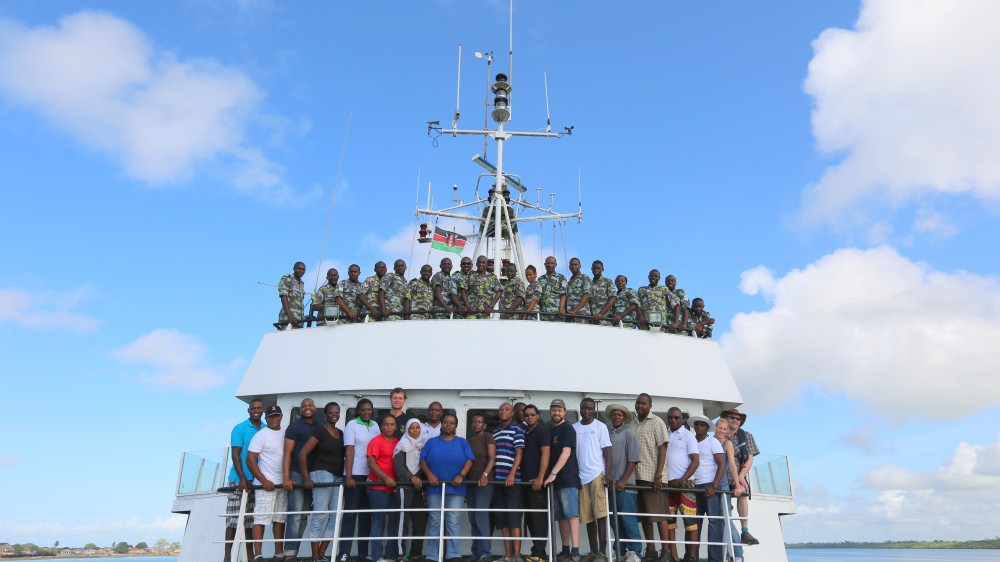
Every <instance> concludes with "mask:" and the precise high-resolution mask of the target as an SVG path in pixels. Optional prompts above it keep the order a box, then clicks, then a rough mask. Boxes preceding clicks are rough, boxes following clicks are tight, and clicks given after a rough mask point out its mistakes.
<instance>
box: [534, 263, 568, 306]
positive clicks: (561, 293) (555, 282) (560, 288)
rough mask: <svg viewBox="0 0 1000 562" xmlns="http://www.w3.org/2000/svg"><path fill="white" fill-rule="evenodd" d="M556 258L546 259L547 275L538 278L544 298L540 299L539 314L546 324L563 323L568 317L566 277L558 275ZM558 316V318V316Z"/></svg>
mask: <svg viewBox="0 0 1000 562" xmlns="http://www.w3.org/2000/svg"><path fill="white" fill-rule="evenodd" d="M556 265H557V264H556V258H555V257H554V256H549V257H547V258H545V275H542V276H541V277H539V278H538V284H539V288H540V289H541V291H542V297H541V298H540V299H539V301H538V304H539V312H542V313H545V312H548V313H550V314H542V318H541V319H542V320H543V321H545V322H555V321H561V320H563V318H564V317H565V316H566V285H567V283H566V276H565V275H563V274H562V273H556ZM556 315H558V316H556Z"/></svg>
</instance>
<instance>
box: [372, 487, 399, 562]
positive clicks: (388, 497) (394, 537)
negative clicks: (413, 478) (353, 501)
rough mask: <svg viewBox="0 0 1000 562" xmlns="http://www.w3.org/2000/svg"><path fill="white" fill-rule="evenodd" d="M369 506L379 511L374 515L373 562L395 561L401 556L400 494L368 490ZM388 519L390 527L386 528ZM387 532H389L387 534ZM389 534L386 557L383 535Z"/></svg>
mask: <svg viewBox="0 0 1000 562" xmlns="http://www.w3.org/2000/svg"><path fill="white" fill-rule="evenodd" d="M368 504H369V505H371V509H378V510H379V511H378V512H375V513H372V534H371V537H372V541H371V545H372V550H371V552H372V560H374V561H375V562H378V561H379V560H381V559H383V558H387V559H389V560H395V559H396V555H397V554H399V494H395V493H392V492H386V491H385V490H373V489H372V488H368ZM386 519H388V520H389V526H388V528H386V525H385V522H386ZM386 531H388V532H387V533H386ZM383 534H388V535H389V536H388V537H387V538H388V541H387V542H388V544H387V545H386V547H385V555H384V556H383V555H382V535H383Z"/></svg>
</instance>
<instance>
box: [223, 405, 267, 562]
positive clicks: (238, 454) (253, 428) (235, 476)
mask: <svg viewBox="0 0 1000 562" xmlns="http://www.w3.org/2000/svg"><path fill="white" fill-rule="evenodd" d="M247 413H248V414H250V418H249V419H245V420H243V421H241V422H240V423H238V424H236V427H234V428H233V431H232V433H231V435H230V439H229V448H230V450H231V451H232V455H233V467H232V468H231V469H230V470H229V486H230V487H235V488H236V489H235V490H233V491H232V492H230V493H229V497H228V498H227V499H226V513H228V514H230V515H236V514H238V513H239V512H240V499H241V497H242V495H243V492H246V494H247V504H246V510H245V511H246V513H247V514H253V508H254V492H253V490H248V489H247V486H248V484H249V483H250V482H249V481H250V480H251V479H252V478H253V474H251V473H250V468H249V467H248V466H247V454H248V453H249V452H250V449H249V447H250V440H251V439H253V436H254V435H256V434H257V432H258V431H260V428H261V427H264V424H262V423H261V421H260V417H261V416H262V415H264V401H263V400H261V399H260V398H254V399H253V400H251V401H250V406H249V407H248V408H247ZM237 519H238V517H226V546H225V553H226V555H225V558H224V559H223V560H225V562H229V560H230V556H231V555H232V550H233V542H232V541H233V539H235V538H236V529H237V527H238V526H239V521H237ZM243 527H244V533H245V536H246V538H247V540H250V538H251V530H252V528H253V519H252V518H250V517H247V518H246V519H244V520H243ZM247 557H248V558H253V543H249V542H248V543H247Z"/></svg>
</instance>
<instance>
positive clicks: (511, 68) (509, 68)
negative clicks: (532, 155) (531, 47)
mask: <svg viewBox="0 0 1000 562" xmlns="http://www.w3.org/2000/svg"><path fill="white" fill-rule="evenodd" d="M508 40H509V44H510V62H509V63H507V81H508V82H510V83H511V84H513V83H514V0H510V37H509V38H508ZM511 97H512V96H511V95H510V92H507V110H508V111H510V112H511V119H513V113H514V108H513V104H512V103H511ZM508 121H510V119H508Z"/></svg>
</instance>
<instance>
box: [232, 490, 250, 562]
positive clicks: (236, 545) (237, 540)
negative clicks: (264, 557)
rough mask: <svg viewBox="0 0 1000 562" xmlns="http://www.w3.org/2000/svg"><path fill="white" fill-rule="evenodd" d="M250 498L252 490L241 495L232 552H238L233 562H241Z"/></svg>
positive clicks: (244, 491)
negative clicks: (248, 500) (245, 519)
mask: <svg viewBox="0 0 1000 562" xmlns="http://www.w3.org/2000/svg"><path fill="white" fill-rule="evenodd" d="M249 496H250V490H243V492H242V493H240V513H239V518H238V519H237V520H236V533H235V535H236V536H234V537H233V546H232V549H231V551H232V550H235V551H236V558H235V559H234V560H233V562H240V554H241V552H242V550H243V537H244V535H246V531H245V530H244V529H246V522H245V521H244V518H245V517H246V515H247V498H248V497H249ZM240 531H243V532H240Z"/></svg>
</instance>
